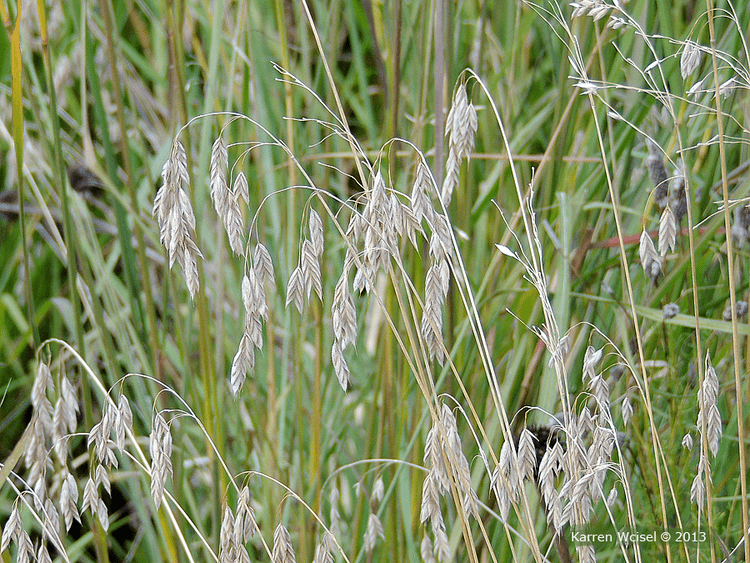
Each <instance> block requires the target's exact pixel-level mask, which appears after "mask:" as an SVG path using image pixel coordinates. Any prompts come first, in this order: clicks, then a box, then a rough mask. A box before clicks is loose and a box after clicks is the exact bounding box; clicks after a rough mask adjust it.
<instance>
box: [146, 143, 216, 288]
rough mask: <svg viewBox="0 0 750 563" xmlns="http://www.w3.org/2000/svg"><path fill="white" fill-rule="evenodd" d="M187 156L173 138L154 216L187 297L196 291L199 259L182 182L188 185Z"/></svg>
mask: <svg viewBox="0 0 750 563" xmlns="http://www.w3.org/2000/svg"><path fill="white" fill-rule="evenodd" d="M189 181H190V178H189V176H188V173H187V157H186V156H185V147H183V146H182V143H180V142H179V141H175V142H174V144H173V145H172V153H171V155H170V157H169V159H168V160H167V162H165V163H164V167H163V169H162V182H163V183H162V186H161V187H160V188H159V190H158V191H157V192H156V197H155V198H154V206H153V212H152V213H153V216H154V217H156V220H157V223H158V224H159V231H160V237H159V238H160V240H161V243H162V244H163V245H164V247H165V248H166V249H167V254H168V255H169V267H170V268H171V267H172V266H173V265H174V263H175V261H177V263H178V264H180V267H181V268H182V273H183V275H184V277H185V283H186V285H187V288H188V291H189V292H190V297H191V298H192V297H195V293H196V292H197V291H198V265H197V260H198V258H202V257H203V255H202V254H201V252H200V250H198V246H197V245H196V244H195V240H194V239H193V234H194V232H195V214H194V213H193V207H192V205H191V204H190V199H189V198H188V196H187V194H186V193H185V190H184V189H183V188H182V185H183V184H185V185H189Z"/></svg>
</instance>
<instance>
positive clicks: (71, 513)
mask: <svg viewBox="0 0 750 563" xmlns="http://www.w3.org/2000/svg"><path fill="white" fill-rule="evenodd" d="M60 481H61V484H60V511H61V512H62V516H63V520H64V521H65V530H66V531H70V527H71V526H72V525H73V520H75V521H77V522H80V521H81V517H80V516H79V514H78V484H77V483H76V479H75V477H73V475H71V474H70V472H69V471H68V468H67V467H66V468H64V469H63V470H62V472H61V473H60Z"/></svg>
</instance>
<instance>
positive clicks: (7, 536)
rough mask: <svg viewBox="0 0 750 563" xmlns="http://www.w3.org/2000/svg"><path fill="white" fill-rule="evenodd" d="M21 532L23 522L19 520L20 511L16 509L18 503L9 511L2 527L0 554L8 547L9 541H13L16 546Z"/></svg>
mask: <svg viewBox="0 0 750 563" xmlns="http://www.w3.org/2000/svg"><path fill="white" fill-rule="evenodd" d="M21 532H23V521H22V520H21V511H20V510H19V508H18V503H15V504H14V505H13V509H12V510H11V511H10V516H9V517H8V521H7V522H6V523H5V527H3V535H2V539H0V552H4V551H5V550H6V549H8V546H10V542H11V541H15V542H16V545H18V538H20V537H21Z"/></svg>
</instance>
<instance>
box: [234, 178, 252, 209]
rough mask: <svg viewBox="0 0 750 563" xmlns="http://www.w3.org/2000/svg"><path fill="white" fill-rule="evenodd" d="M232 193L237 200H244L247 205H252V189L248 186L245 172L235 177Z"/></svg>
mask: <svg viewBox="0 0 750 563" xmlns="http://www.w3.org/2000/svg"><path fill="white" fill-rule="evenodd" d="M232 191H233V192H234V197H235V199H237V198H242V200H243V201H244V202H245V205H247V204H249V203H250V188H249V186H248V184H247V176H245V173H244V172H240V173H239V174H237V176H235V178H234V187H233V189H232Z"/></svg>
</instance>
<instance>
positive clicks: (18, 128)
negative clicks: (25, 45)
mask: <svg viewBox="0 0 750 563" xmlns="http://www.w3.org/2000/svg"><path fill="white" fill-rule="evenodd" d="M2 18H3V25H4V26H5V29H6V30H7V32H8V38H9V40H10V44H11V48H10V49H11V53H10V56H11V74H12V83H11V105H12V107H13V146H14V149H15V152H16V176H17V178H18V208H19V222H20V225H21V244H22V247H23V249H22V250H23V267H24V269H25V270H26V275H25V276H24V284H23V287H24V297H25V299H26V310H27V314H28V316H29V326H30V327H31V334H32V344H33V346H34V349H35V350H36V349H37V347H38V346H39V328H38V327H37V324H36V313H35V312H34V294H33V292H32V290H31V259H30V256H29V249H28V244H27V238H26V213H25V209H24V189H23V185H24V172H23V84H22V72H23V64H22V60H21V33H20V25H21V4H20V3H19V4H18V13H17V14H16V21H15V23H13V22H11V20H10V14H9V13H8V12H7V9H6V8H5V5H4V4H3V6H2Z"/></svg>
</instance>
